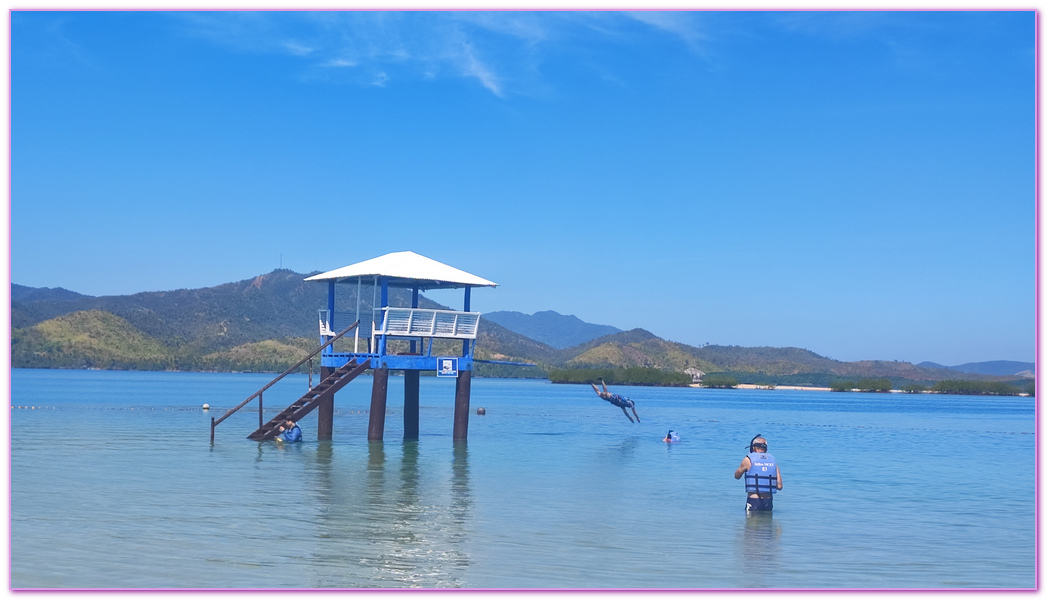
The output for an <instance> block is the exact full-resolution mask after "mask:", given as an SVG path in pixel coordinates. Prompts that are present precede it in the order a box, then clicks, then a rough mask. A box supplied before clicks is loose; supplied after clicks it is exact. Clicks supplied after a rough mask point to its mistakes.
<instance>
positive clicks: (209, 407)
mask: <svg viewBox="0 0 1047 600" xmlns="http://www.w3.org/2000/svg"><path fill="white" fill-rule="evenodd" d="M203 408H204V410H211V405H210V404H204V407H203Z"/></svg>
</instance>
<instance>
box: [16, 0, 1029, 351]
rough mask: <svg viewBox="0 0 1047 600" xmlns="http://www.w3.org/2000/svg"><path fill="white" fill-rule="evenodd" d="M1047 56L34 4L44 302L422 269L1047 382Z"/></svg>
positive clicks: (442, 20) (790, 24)
mask: <svg viewBox="0 0 1047 600" xmlns="http://www.w3.org/2000/svg"><path fill="white" fill-rule="evenodd" d="M1035 63H1036V50H1035V17H1034V14H1033V13H1032V12H1030V11H1025V12H887V11H881V12H824V11H820V12H756V11H750V12H683V11H675V12H641V13H628V12H493V13H483V12H465V13H462V12H421V13H387V12H349V13H346V12H311V13H294V12H260V13H255V12H144V13H135V12H87V13H74V12H14V13H12V14H11V279H12V281H13V282H14V283H18V284H22V285H28V286H34V287H64V288H67V289H71V290H75V291H78V292H81V293H85V294H91V295H107V294H130V293H135V292H141V291H156V290H171V289H179V288H195V287H205V286H212V285H218V284H221V283H226V282H229V281H237V280H241V279H247V278H250V277H253V276H255V275H258V274H261V273H267V272H269V271H271V270H273V269H275V268H278V267H280V266H281V264H282V266H283V267H285V268H290V269H294V270H296V271H299V272H303V273H304V272H310V271H315V270H328V269H332V268H336V267H340V266H344V265H348V264H351V263H354V262H358V261H360V260H365V259H368V258H372V257H375V256H379V255H381V254H385V253H387V252H394V251H400V250H413V251H415V252H418V253H420V254H423V255H426V256H429V257H431V258H434V259H436V260H439V261H442V262H446V263H448V264H451V265H453V266H456V267H458V268H461V269H464V270H466V271H469V272H472V273H475V274H477V275H480V276H481V277H485V278H487V279H490V280H493V281H495V282H498V283H499V284H500V286H499V287H498V288H497V289H494V290H479V291H477V292H475V293H474V294H473V308H474V309H476V310H480V311H484V312H487V311H494V310H516V311H521V312H525V313H533V312H535V311H540V310H555V311H557V312H560V313H564V314H574V315H577V316H578V317H579V318H581V319H583V320H585V321H589V322H593V323H600V324H609V325H614V326H616V327H620V328H623V329H628V328H632V327H643V328H645V329H648V330H650V331H651V332H653V333H655V334H657V335H659V336H661V337H664V338H667V339H670V340H674V341H679V342H684V343H688V344H693V345H700V344H704V343H707V342H708V343H714V344H733V345H742V346H761V345H768V346H797V347H802V348H807V349H809V350H812V351H814V352H817V353H819V354H822V355H825V356H829V357H832V358H835V359H839V360H863V359H881V360H904V361H911V362H920V361H925V360H930V361H935V362H939V363H942V364H948V365H952V364H960V363H964V362H972V361H983V360H1023V361H1031V360H1033V358H1034V352H1035V348H1034V344H1035V309H1036V306H1035V291H1036V290H1035V285H1036V271H1035V269H1036V264H1035V251H1036V248H1035V241H1036V227H1035V209H1036V198H1035V192H1036V187H1035V177H1036V164H1035V148H1036V135H1035V134H1036V131H1035V110H1036V106H1035ZM431 296H432V297H433V298H434V299H436V300H438V301H442V302H445V303H454V304H455V305H456V306H457V305H458V304H459V303H460V298H459V296H460V294H458V293H456V294H454V295H453V296H443V295H441V294H432V295H431ZM315 308H316V307H302V309H303V310H306V311H309V310H314V309H315Z"/></svg>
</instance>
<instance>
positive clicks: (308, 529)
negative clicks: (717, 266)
mask: <svg viewBox="0 0 1047 600" xmlns="http://www.w3.org/2000/svg"><path fill="white" fill-rule="evenodd" d="M263 379H264V380H263V381H261V382H256V381H253V380H250V378H245V377H242V376H239V375H238V376H229V377H224V376H216V375H211V374H169V373H155V374H146V373H117V372H89V371H83V372H37V371H35V370H33V371H24V372H20V373H18V374H16V377H15V378H14V380H13V382H12V394H13V398H17V402H13V404H15V405H38V406H43V405H45V404H46V405H47V406H51V405H54V406H56V409H54V410H12V413H11V433H12V440H17V443H15V442H12V444H11V448H10V451H11V456H10V465H11V498H10V503H11V521H10V526H11V544H10V546H11V548H10V549H11V564H10V565H9V568H10V577H11V584H12V586H16V587H59V588H101V589H105V588H114V587H121V586H122V587H127V588H177V587H182V588H208V589H218V588H254V589H257V588H306V587H317V588H361V587H368V588H407V587H423V588H432V589H437V588H449V587H469V588H478V589H509V588H542V587H557V588H561V587H562V588H601V589H609V588H664V589H669V588H698V589H721V588H753V589H758V588H760V587H764V588H788V589H798V588H814V587H817V588H827V587H828V588H836V587H842V588H855V587H860V588H902V587H906V588H909V587H911V588H1001V587H1023V588H1034V587H1035V585H1036V568H1035V567H1036V560H1035V558H1036V554H1035V551H1036V542H1035V534H1036V527H1035V523H1036V512H1035V505H1036V502H1035V499H1036V495H1035V486H1034V481H1033V480H1032V479H1029V478H1018V479H1015V478H1014V476H1013V471H1014V469H1000V465H1001V464H1010V465H1015V466H1016V467H1015V468H1016V469H1017V470H1019V471H1022V472H1034V471H1035V469H1034V462H1035V460H1034V458H1035V455H1036V436H1035V435H1034V434H1029V433H1026V432H1030V431H1034V429H1035V428H1034V425H1035V400H1034V399H1031V398H1030V399H1024V398H1023V399H1015V400H1005V399H1000V398H992V399H977V398H951V397H945V396H942V397H940V398H938V397H936V398H934V399H933V400H934V402H933V403H932V404H933V405H932V406H931V407H930V408H919V407H921V406H923V405H924V404H925V403H923V402H920V403H913V404H912V406H906V407H904V408H898V407H896V405H898V404H899V403H900V402H902V400H903V399H900V398H885V399H884V400H883V406H882V407H880V405H879V404H878V401H875V402H874V401H873V400H870V399H864V400H860V401H859V400H855V401H854V403H853V405H854V406H859V405H861V406H866V407H867V409H868V411H867V412H864V413H862V414H860V415H856V412H855V411H854V410H851V406H850V404H848V407H847V409H846V410H841V411H840V412H833V411H831V410H829V409H828V408H826V407H825V403H826V402H829V401H833V402H837V403H845V404H846V403H849V402H851V401H849V400H847V399H840V398H837V397H836V396H833V398H832V399H831V398H829V397H828V395H827V394H826V393H822V392H790V391H780V392H779V391H769V390H768V391H761V393H759V394H756V393H751V394H749V393H746V392H745V391H742V390H696V389H675V388H673V389H670V388H665V389H657V388H651V389H645V390H643V391H642V393H643V396H642V398H643V400H644V406H645V407H647V408H645V412H644V415H645V416H644V422H643V425H642V426H641V425H639V424H632V423H629V422H628V421H627V420H626V419H624V418H622V416H621V415H616V414H613V413H608V411H606V410H605V409H606V407H605V406H600V404H602V403H599V402H598V401H594V400H593V399H592V397H591V395H592V391H591V390H587V389H584V388H582V387H581V386H553V385H550V384H548V383H547V382H546V383H541V382H517V381H509V380H484V379H478V380H476V381H474V383H473V386H474V387H473V394H474V398H482V403H483V404H484V405H485V406H486V408H487V416H486V417H485V418H484V419H475V420H474V423H473V424H472V426H471V431H470V438H469V443H468V447H467V446H466V445H465V444H463V443H455V442H454V441H453V440H452V439H451V435H450V432H449V431H446V430H447V429H449V427H445V424H448V423H450V422H451V421H452V417H453V410H454V405H453V397H454V394H453V385H454V381H450V382H447V381H441V380H437V378H435V377H432V378H425V379H423V381H422V386H423V395H422V397H423V398H431V399H432V400H431V401H430V402H429V404H427V405H426V404H423V406H422V410H423V415H424V417H426V418H423V419H422V423H423V429H422V432H421V437H420V439H419V440H418V441H408V442H402V441H395V440H394V441H386V442H384V443H375V444H371V443H369V442H368V441H367V440H366V432H367V426H368V420H367V418H366V416H365V415H361V414H358V413H354V412H351V411H347V410H346V408H347V407H349V406H353V403H354V402H358V403H359V405H360V406H367V404H366V403H367V402H368V400H369V397H370V395H369V390H368V389H364V387H360V389H359V390H358V391H359V394H358V396H359V398H356V397H354V396H353V395H352V394H353V393H354V392H352V389H353V388H352V386H349V387H347V388H346V391H343V392H340V394H343V395H342V396H341V397H340V402H341V403H342V404H341V405H340V406H342V407H343V408H342V409H341V412H337V411H336V415H335V419H336V424H335V432H336V434H335V439H334V440H331V441H322V442H321V441H316V440H315V439H311V438H314V436H312V435H309V434H308V430H307V435H306V441H305V442H303V443H301V444H292V445H288V444H278V443H275V442H265V443H261V444H259V443H255V442H251V441H249V440H245V439H244V437H243V436H246V435H247V434H248V433H249V432H251V431H253V430H254V429H256V428H257V425H258V424H257V419H256V418H255V416H254V415H250V414H247V415H243V416H242V418H241V417H239V416H238V415H234V417H232V419H231V420H230V421H229V422H228V423H226V424H225V425H223V429H222V430H221V431H219V437H218V439H217V440H216V442H215V444H213V445H212V444H209V443H208V438H209V435H208V434H209V424H210V415H207V414H201V413H200V412H199V410H197V407H199V401H198V399H199V398H200V397H202V396H203V397H210V396H208V395H209V394H214V393H215V392H214V389H215V386H216V385H218V386H221V385H222V382H224V381H227V380H228V381H230V382H231V384H236V385H240V384H243V387H245V388H246V389H245V390H240V389H239V388H237V389H231V390H230V391H229V393H228V394H226V395H228V396H232V397H234V398H242V397H243V395H245V394H247V393H250V392H251V391H253V390H255V389H257V388H258V387H260V385H263V384H264V383H265V381H268V379H267V378H263ZM427 380H428V381H427ZM180 382H181V383H180ZM395 383H396V382H394V384H395ZM248 384H250V385H248ZM303 385H304V384H303ZM426 386H429V387H430V389H431V391H432V392H434V393H431V394H429V395H426V394H425V389H426ZM142 390H147V391H151V392H155V393H151V394H150V395H149V396H148V397H143V396H142V394H141V391H142ZM735 391H736V392H738V393H730V392H735ZM435 392H439V393H435ZM295 393H296V394H297V393H299V390H296V391H295ZM819 394H820V395H819ZM296 397H297V396H296ZM187 402H191V407H192V410H182V409H183V408H188V407H189V406H188V405H186V403H187ZM154 405H155V406H154ZM165 406H171V407H178V408H179V410H177V411H165V410H161V409H162V408H164V407H165ZM819 407H820V408H819ZM154 408H155V409H156V410H153V409H154ZM426 411H427V412H426ZM536 415H537V416H539V417H540V418H535V416H536ZM859 417H860V419H859ZM859 421H860V422H861V425H860V426H857V425H855V423H856V422H859ZM427 425H429V429H428V430H427V429H426V426H427ZM670 427H672V428H673V429H674V430H679V431H682V432H683V434H686V435H683V438H684V443H681V444H672V445H667V444H665V443H664V442H662V438H663V437H664V435H665V431H666V430H667V429H669V428H670ZM754 427H756V428H757V429H758V430H761V431H764V432H765V433H767V434H769V435H770V434H773V436H774V437H773V439H774V440H775V442H774V443H775V447H776V448H780V449H781V455H782V457H783V458H785V459H787V461H788V465H787V467H788V471H789V472H790V473H792V474H793V475H792V476H791V477H792V479H791V481H793V484H792V487H791V488H789V489H791V490H793V491H792V492H789V493H788V495H786V496H784V497H782V498H781V499H782V500H783V502H782V503H781V506H779V507H778V508H777V509H776V510H775V512H774V513H773V517H772V515H766V514H761V515H755V516H754V517H755V518H750V519H746V518H745V516H744V500H745V499H744V493H743V491H742V489H741V487H742V486H741V483H740V482H738V481H736V480H734V479H733V478H732V477H731V473H732V472H733V470H734V469H735V468H736V467H737V465H738V460H739V459H740V456H738V455H737V449H738V447H739V446H741V440H744V441H748V440H749V439H750V438H751V437H752V433H753V431H755V430H757V429H754ZM99 431H104V432H106V433H107V434H108V435H106V436H99V434H98V432H99ZM841 435H846V436H847V439H848V443H849V444H851V445H852V446H853V452H854V453H856V454H857V455H861V456H863V457H865V458H866V459H867V461H866V462H867V466H866V468H865V469H863V470H862V472H861V473H860V478H855V477H831V478H829V477H819V476H818V475H819V474H820V473H822V472H824V471H825V457H826V456H833V455H834V454H833V453H834V452H836V451H837V450H838V447H839V439H840V436H841ZM943 436H945V437H948V438H949V439H950V440H951V442H952V446H953V447H956V448H962V449H963V460H962V461H955V460H946V458H948V457H951V456H952V455H951V454H950V453H949V451H948V450H942V449H941V448H940V444H939V443H938V442H940V440H941V439H942V437H943ZM387 437H388V439H389V440H393V438H395V437H399V436H397V435H396V432H392V434H391V435H389V436H387ZM914 455H919V456H923V457H925V458H929V460H937V462H936V466H935V469H936V476H938V477H940V478H942V479H943V480H948V481H964V482H965V485H964V489H963V493H962V494H954V495H951V496H950V498H949V501H948V502H947V503H928V502H926V501H925V494H926V472H925V471H926V463H925V462H924V461H913V459H912V457H913V456H914ZM856 485H860V487H861V489H862V494H861V495H859V496H854V497H851V498H850V499H849V503H850V504H849V506H848V508H849V509H853V512H854V514H853V515H852V517H851V518H848V519H841V518H839V516H838V511H839V506H838V498H840V497H841V496H845V495H847V494H849V493H851V492H853V489H855V487H854V486H856ZM69 490H76V493H75V494H70V493H69ZM783 532H786V533H788V536H786V535H785V534H784V533H783ZM841 540H846V541H847V544H848V545H847V551H846V552H840V551H839V550H838V548H839V544H840V543H841ZM943 551H945V552H946V554H945V555H943V554H942V552H943ZM943 556H947V558H948V560H943V559H942V557H943Z"/></svg>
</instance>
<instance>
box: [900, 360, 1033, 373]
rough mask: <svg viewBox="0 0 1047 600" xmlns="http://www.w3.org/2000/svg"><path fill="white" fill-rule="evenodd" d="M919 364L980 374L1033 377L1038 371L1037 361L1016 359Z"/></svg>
mask: <svg viewBox="0 0 1047 600" xmlns="http://www.w3.org/2000/svg"><path fill="white" fill-rule="evenodd" d="M917 366H920V367H927V368H932V369H949V370H950V371H957V372H960V373H976V374H978V375H997V376H1010V375H1017V376H1025V375H1023V374H1024V373H1028V374H1029V375H1028V376H1029V377H1031V376H1032V374H1034V373H1036V363H1031V362H1021V361H1016V360H990V361H985V362H973V363H964V364H962V365H956V366H954V367H947V366H945V365H939V364H937V363H933V362H922V363H920V364H919V365H917Z"/></svg>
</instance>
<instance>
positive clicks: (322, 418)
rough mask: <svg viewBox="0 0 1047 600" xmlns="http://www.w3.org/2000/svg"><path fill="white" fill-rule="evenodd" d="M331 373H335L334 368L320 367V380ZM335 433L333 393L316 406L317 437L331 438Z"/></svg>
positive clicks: (321, 438) (322, 438)
mask: <svg viewBox="0 0 1047 600" xmlns="http://www.w3.org/2000/svg"><path fill="white" fill-rule="evenodd" d="M331 373H334V369H332V368H330V367H320V381H323V380H324V379H327V377H328V376H329V375H331ZM333 433H334V394H331V397H330V398H327V399H326V400H321V401H320V406H318V407H316V439H317V441H320V440H330V439H331V436H332V434H333Z"/></svg>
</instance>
